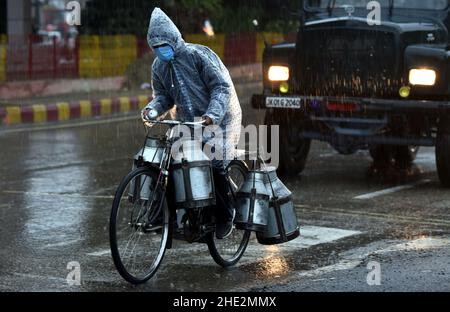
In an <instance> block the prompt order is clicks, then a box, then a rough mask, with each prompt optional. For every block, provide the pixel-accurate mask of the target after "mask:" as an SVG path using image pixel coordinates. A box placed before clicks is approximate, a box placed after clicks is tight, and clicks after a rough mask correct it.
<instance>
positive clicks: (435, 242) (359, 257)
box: [297, 237, 450, 277]
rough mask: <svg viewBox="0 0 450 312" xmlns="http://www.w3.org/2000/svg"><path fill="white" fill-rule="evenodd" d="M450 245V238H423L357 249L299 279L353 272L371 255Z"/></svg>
mask: <svg viewBox="0 0 450 312" xmlns="http://www.w3.org/2000/svg"><path fill="white" fill-rule="evenodd" d="M449 245H450V239H449V237H445V238H443V237H437V238H436V237H422V238H418V239H415V240H411V241H403V242H401V243H398V242H396V243H394V244H388V245H387V246H385V247H382V248H378V249H375V250H370V247H369V248H364V247H362V248H357V249H356V250H353V251H350V252H348V255H347V256H345V257H344V259H342V260H341V261H339V262H338V263H336V264H333V265H329V266H325V267H321V268H318V269H315V270H312V271H306V272H300V273H298V274H297V277H311V276H318V275H323V274H325V273H331V272H334V271H342V270H351V269H354V268H356V267H357V266H359V265H361V264H362V263H364V261H365V259H366V258H367V257H369V256H370V255H376V254H387V253H392V252H400V251H413V250H416V251H417V250H429V249H436V248H443V247H447V246H449Z"/></svg>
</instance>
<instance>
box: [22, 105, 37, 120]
mask: <svg viewBox="0 0 450 312" xmlns="http://www.w3.org/2000/svg"><path fill="white" fill-rule="evenodd" d="M20 114H21V118H22V123H32V122H33V121H34V117H33V116H34V114H33V108H32V107H31V106H24V107H22V108H21V109H20Z"/></svg>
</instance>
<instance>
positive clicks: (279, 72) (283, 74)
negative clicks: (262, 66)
mask: <svg viewBox="0 0 450 312" xmlns="http://www.w3.org/2000/svg"><path fill="white" fill-rule="evenodd" d="M269 80H270V81H288V80H289V67H287V66H270V68H269Z"/></svg>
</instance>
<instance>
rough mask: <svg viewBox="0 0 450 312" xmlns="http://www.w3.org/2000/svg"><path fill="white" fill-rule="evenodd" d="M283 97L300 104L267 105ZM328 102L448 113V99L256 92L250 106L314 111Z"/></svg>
mask: <svg viewBox="0 0 450 312" xmlns="http://www.w3.org/2000/svg"><path fill="white" fill-rule="evenodd" d="M270 98H283V99H286V100H288V101H289V100H294V99H300V100H301V105H300V106H299V107H296V108H292V107H290V106H283V103H281V104H280V105H279V106H270V107H269V106H268V105H267V104H268V99H270ZM330 104H333V105H335V104H337V105H339V104H342V105H346V104H350V105H352V111H357V112H363V113H364V112H366V113H368V112H378V113H380V112H411V111H414V112H418V110H419V111H423V112H429V113H450V101H433V100H431V101H425V100H391V99H376V98H350V97H345V98H343V97H314V96H301V95H298V96H296V95H290V96H277V95H274V96H266V95H260V94H256V95H253V97H252V107H253V108H256V109H263V108H275V109H286V108H290V109H298V110H300V111H303V112H312V113H313V112H315V111H323V110H329V105H330Z"/></svg>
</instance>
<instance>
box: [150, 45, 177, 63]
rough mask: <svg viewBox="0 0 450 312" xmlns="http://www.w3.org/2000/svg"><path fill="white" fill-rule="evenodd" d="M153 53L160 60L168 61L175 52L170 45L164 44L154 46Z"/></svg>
mask: <svg viewBox="0 0 450 312" xmlns="http://www.w3.org/2000/svg"><path fill="white" fill-rule="evenodd" d="M155 54H156V56H157V57H158V58H159V59H160V60H161V61H164V62H168V61H170V60H172V59H173V56H174V54H175V52H174V51H173V49H172V47H171V46H169V45H166V46H162V47H159V48H156V49H155Z"/></svg>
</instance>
